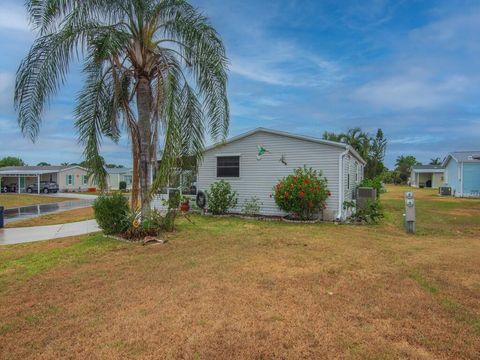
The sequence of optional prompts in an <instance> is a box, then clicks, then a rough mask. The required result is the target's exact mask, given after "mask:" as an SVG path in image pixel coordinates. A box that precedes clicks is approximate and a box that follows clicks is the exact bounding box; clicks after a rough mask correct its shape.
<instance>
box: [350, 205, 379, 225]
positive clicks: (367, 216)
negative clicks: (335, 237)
mask: <svg viewBox="0 0 480 360" xmlns="http://www.w3.org/2000/svg"><path fill="white" fill-rule="evenodd" d="M343 208H344V209H348V208H351V209H354V212H353V213H352V216H351V218H352V219H353V220H354V221H357V222H365V223H368V224H377V223H379V222H380V220H381V219H383V218H384V214H383V209H382V206H381V205H380V201H378V200H375V201H372V200H368V201H367V203H366V204H365V207H363V208H357V207H356V204H355V202H354V201H345V202H344V203H343Z"/></svg>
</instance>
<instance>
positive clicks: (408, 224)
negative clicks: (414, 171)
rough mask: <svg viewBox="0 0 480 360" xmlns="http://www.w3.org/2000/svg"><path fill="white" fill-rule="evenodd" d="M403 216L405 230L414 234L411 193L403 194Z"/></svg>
mask: <svg viewBox="0 0 480 360" xmlns="http://www.w3.org/2000/svg"><path fill="white" fill-rule="evenodd" d="M403 216H404V218H405V230H406V231H407V233H410V234H415V230H416V225H415V199H414V197H413V192H412V191H407V192H406V193H405V214H403Z"/></svg>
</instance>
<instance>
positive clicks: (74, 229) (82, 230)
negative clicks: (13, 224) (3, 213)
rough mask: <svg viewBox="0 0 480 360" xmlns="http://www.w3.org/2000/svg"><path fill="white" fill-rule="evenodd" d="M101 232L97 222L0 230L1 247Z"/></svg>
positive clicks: (88, 221) (87, 221) (89, 221)
mask: <svg viewBox="0 0 480 360" xmlns="http://www.w3.org/2000/svg"><path fill="white" fill-rule="evenodd" d="M97 231H100V229H99V228H98V225H97V222H96V221H95V220H86V221H79V222H75V223H70V224H61V225H47V226H33V227H25V228H11V229H0V245H11V244H20V243H28V242H33V241H42V240H52V239H58V238H63V237H67V236H77V235H84V234H89V233H92V232H97Z"/></svg>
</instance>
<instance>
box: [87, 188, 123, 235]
mask: <svg viewBox="0 0 480 360" xmlns="http://www.w3.org/2000/svg"><path fill="white" fill-rule="evenodd" d="M93 211H94V213H95V219H96V220H97V223H98V225H99V226H100V228H101V229H102V230H103V232H104V233H105V234H107V235H110V234H119V233H121V232H123V231H125V230H126V229H127V228H128V226H129V221H128V220H129V213H130V209H129V207H128V199H127V198H126V197H125V196H123V195H122V194H121V193H118V192H115V193H113V194H111V195H101V196H99V197H98V198H97V199H95V201H94V203H93Z"/></svg>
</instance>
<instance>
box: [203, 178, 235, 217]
mask: <svg viewBox="0 0 480 360" xmlns="http://www.w3.org/2000/svg"><path fill="white" fill-rule="evenodd" d="M205 194H206V195H207V199H208V203H207V204H208V210H209V211H211V212H212V214H214V215H220V214H225V213H226V212H227V210H228V209H231V208H234V207H235V206H237V202H238V197H237V193H236V192H235V191H233V190H232V187H231V186H230V184H229V183H228V182H226V181H224V180H220V181H217V182H215V183H213V184H212V185H211V186H210V190H208V191H205Z"/></svg>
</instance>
